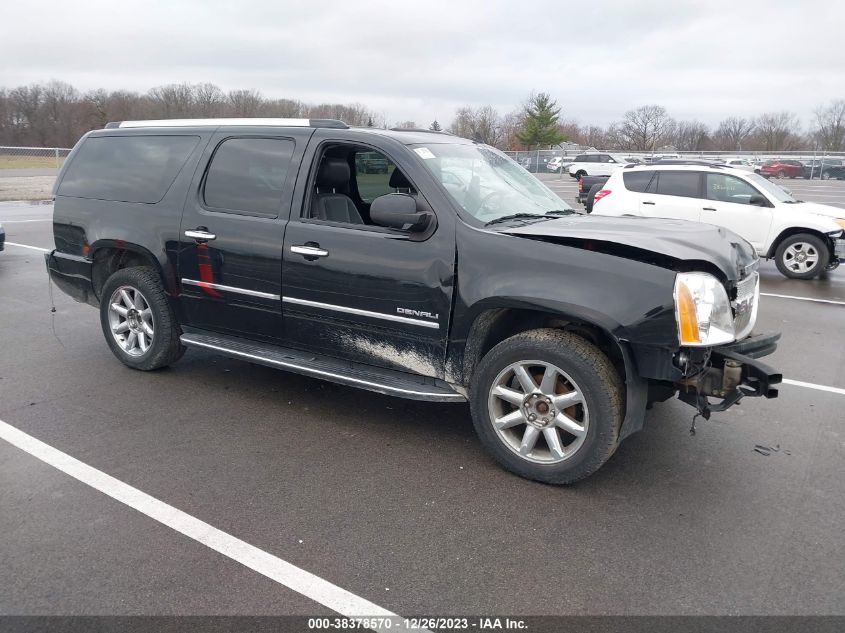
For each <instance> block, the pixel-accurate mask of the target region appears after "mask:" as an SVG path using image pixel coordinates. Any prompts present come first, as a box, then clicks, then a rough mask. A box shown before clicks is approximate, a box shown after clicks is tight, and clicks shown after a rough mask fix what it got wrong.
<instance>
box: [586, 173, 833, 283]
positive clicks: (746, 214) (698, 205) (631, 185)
mask: <svg viewBox="0 0 845 633" xmlns="http://www.w3.org/2000/svg"><path fill="white" fill-rule="evenodd" d="M592 213H593V215H610V216H623V215H636V216H643V217H655V218H676V219H683V220H692V221H695V222H706V223H708V224H715V225H717V226H723V227H725V228H727V229H730V230H731V231H733V232H735V233H737V234H738V235H741V236H742V237H743V238H745V239H746V240H748V241H749V242H750V243H751V244H752V245H753V246H754V248H755V249H756V251H757V253H758V254H759V255H760V257H765V258H769V259H774V260H775V263H776V264H777V267H778V270H780V272H781V273H782V274H783V275H785V276H786V277H792V278H796V279H810V278H812V277H816V276H818V275H819V274H821V273H823V272H825V271H830V270H834V269H835V268H836V267H837V266H839V262H840V259H841V258H843V257H845V239H843V237H844V236H845V209H840V208H839V207H832V206H826V205H821V204H815V203H809V202H801V201H800V200H796V199H795V198H793V197H792V196H791V195H790V194H789V193H787V192H786V191H785V190H784V189H783V188H781V187H779V186H778V185H776V184H774V183H771V182H769V181H768V180H766V179H765V178H763V177H762V176H760V175H759V174H751V173H747V172H740V171H735V170H732V169H730V168H726V167H717V166H710V167H708V166H705V165H665V166H657V165H649V166H646V167H635V168H630V169H624V170H622V171H621V172H617V173H616V174H614V175H612V176H611V177H610V178H609V179H608V181H607V182H606V183H605V185H604V189H603V190H602V191H600V192H599V193H598V194H596V196H595V201H594V205H593V211H592Z"/></svg>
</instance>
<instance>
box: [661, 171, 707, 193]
mask: <svg viewBox="0 0 845 633" xmlns="http://www.w3.org/2000/svg"><path fill="white" fill-rule="evenodd" d="M698 183H699V175H698V173H697V172H694V171H661V172H658V174H657V191H656V193H659V194H663V195H664V196H681V197H682V198H698V197H699V188H698Z"/></svg>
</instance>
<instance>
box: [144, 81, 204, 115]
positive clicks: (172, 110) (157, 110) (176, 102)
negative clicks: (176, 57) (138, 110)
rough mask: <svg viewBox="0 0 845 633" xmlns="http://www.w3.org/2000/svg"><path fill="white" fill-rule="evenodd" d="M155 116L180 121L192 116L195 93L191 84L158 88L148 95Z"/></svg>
mask: <svg viewBox="0 0 845 633" xmlns="http://www.w3.org/2000/svg"><path fill="white" fill-rule="evenodd" d="M147 97H149V99H150V101H151V105H152V107H153V116H155V117H156V118H159V119H180V118H187V117H190V116H191V113H192V112H193V109H194V91H193V89H192V88H191V86H190V85H189V84H185V83H182V84H168V85H166V86H157V87H155V88H152V89H151V90H150V91H149V92H148V93H147Z"/></svg>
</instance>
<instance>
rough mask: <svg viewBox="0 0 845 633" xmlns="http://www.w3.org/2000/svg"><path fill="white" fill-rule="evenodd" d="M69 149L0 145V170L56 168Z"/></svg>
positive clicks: (60, 164) (68, 152) (59, 166)
mask: <svg viewBox="0 0 845 633" xmlns="http://www.w3.org/2000/svg"><path fill="white" fill-rule="evenodd" d="M68 154H70V150H69V149H68V148H66V147H8V146H0V170H3V169H27V170H30V169H32V170H45V169H52V170H58V169H60V168H61V166H62V163H63V162H64V160H65V158H67V155H68Z"/></svg>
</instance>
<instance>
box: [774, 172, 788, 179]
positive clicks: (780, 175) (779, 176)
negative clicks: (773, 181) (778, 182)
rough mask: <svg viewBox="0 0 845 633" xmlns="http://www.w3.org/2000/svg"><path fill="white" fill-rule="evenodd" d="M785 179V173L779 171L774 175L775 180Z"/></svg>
mask: <svg viewBox="0 0 845 633" xmlns="http://www.w3.org/2000/svg"><path fill="white" fill-rule="evenodd" d="M785 177H786V172H784V171H779V172H778V173H776V174H775V178H785Z"/></svg>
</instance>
